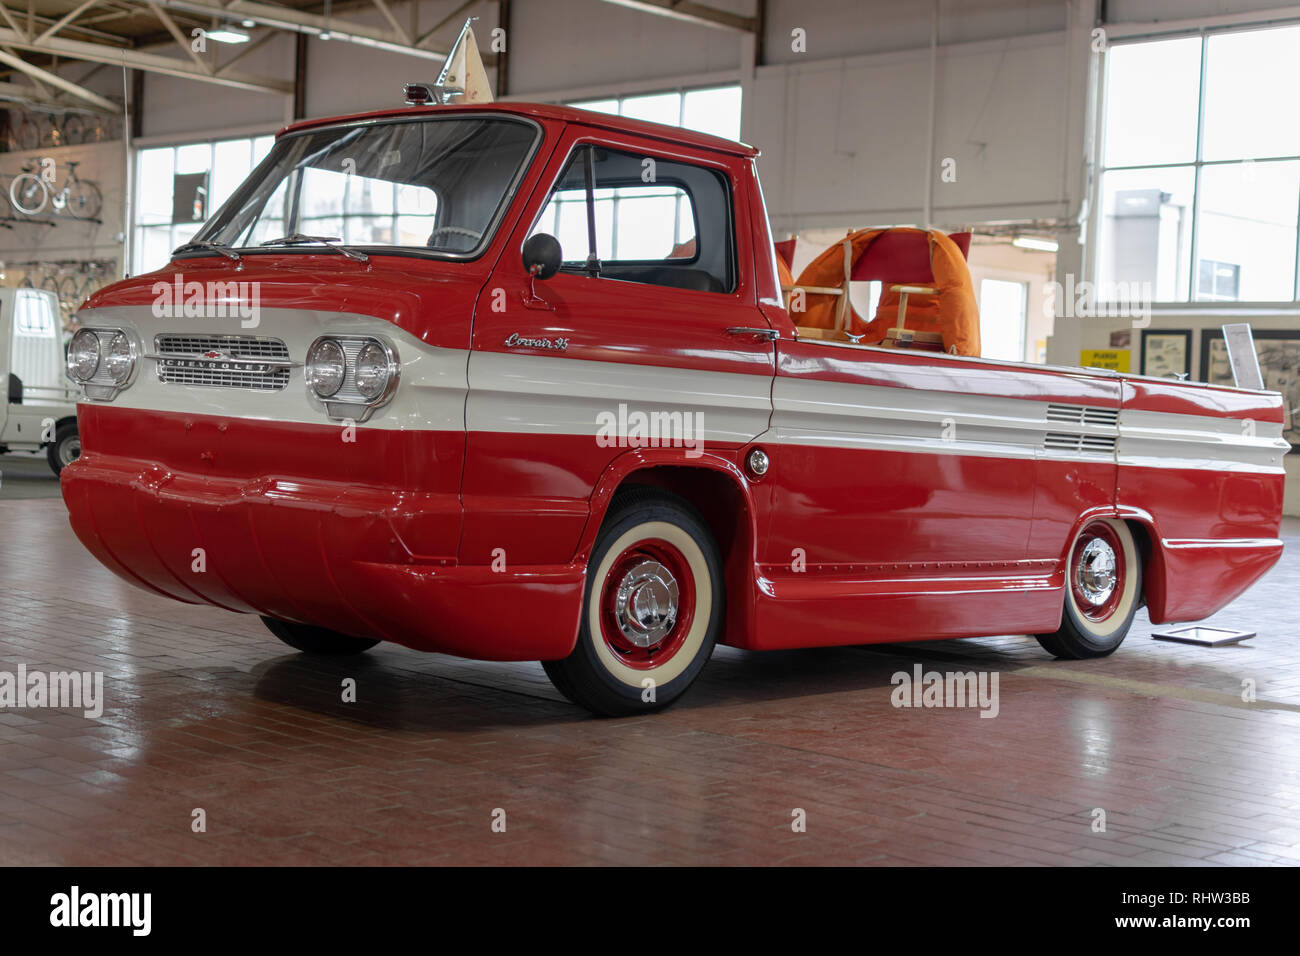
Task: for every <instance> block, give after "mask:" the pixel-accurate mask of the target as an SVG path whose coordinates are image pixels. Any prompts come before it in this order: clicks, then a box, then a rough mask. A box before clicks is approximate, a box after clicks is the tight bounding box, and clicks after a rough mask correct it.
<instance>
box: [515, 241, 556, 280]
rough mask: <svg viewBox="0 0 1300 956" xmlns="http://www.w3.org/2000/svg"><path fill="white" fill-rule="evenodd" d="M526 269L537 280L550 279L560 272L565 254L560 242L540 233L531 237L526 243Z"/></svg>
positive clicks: (524, 253)
mask: <svg viewBox="0 0 1300 956" xmlns="http://www.w3.org/2000/svg"><path fill="white" fill-rule="evenodd" d="M523 259H524V268H525V269H527V270H528V274H529V275H530V276H532V277H533V278H535V279H549V278H550V277H551V276H553V275H555V273H557V272H559V271H560V264H561V263H562V262H563V261H564V253H563V251H562V250H561V249H560V240H558V239H556V238H555V237H554V236H552V235H550V234H549V233H545V232H539V233H537V235H535V236H529V237H528V241H527V242H525V243H524V250H523Z"/></svg>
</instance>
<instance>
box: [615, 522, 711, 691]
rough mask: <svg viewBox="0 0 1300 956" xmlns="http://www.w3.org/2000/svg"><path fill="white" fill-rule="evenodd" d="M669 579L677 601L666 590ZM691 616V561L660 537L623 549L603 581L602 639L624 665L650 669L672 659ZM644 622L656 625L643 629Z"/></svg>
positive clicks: (692, 606) (693, 589) (684, 639)
mask: <svg viewBox="0 0 1300 956" xmlns="http://www.w3.org/2000/svg"><path fill="white" fill-rule="evenodd" d="M662 572H666V576H665V575H664V574H663V573H662ZM669 578H671V583H672V584H673V585H675V589H676V594H675V599H672V598H670V597H669V595H668V594H667V593H666V589H665V584H667V583H668V580H669ZM694 617H695V576H694V575H693V574H692V572H691V566H690V563H689V562H688V561H687V560H686V557H685V555H683V554H682V553H681V551H679V550H678V549H677V547H676V546H675V545H672V544H670V543H669V542H667V541H664V540H662V539H659V538H653V539H647V540H645V541H638V542H637V543H636V544H634V545H631V546H630V547H628V548H626V549H624V551H623V552H622V553H621V554H619V556H618V557H617V558H615V559H614V562H613V563H612V564H611V565H610V566H609V573H608V574H606V575H605V580H604V581H603V582H601V589H600V632H601V638H602V639H603V640H604V641H605V644H606V645H607V646H608V647H609V649H610V650H611V651H613V652H614V654H615V656H616V657H617V659H618V660H619V661H620V662H622V663H623V664H626V665H627V666H628V667H634V668H636V669H638V670H651V669H653V668H655V667H659V666H661V665H663V664H664V663H666V662H667V661H670V660H672V658H673V656H674V655H675V654H676V653H677V652H678V651H679V650H681V647H682V644H684V643H685V641H686V637H687V635H688V634H690V632H691V624H692V622H693V620H694ZM648 620H653V621H655V622H656V624H655V625H652V626H648V627H647V626H646V625H647V621H648ZM669 622H670V623H669ZM660 631H663V633H662V635H661V634H660Z"/></svg>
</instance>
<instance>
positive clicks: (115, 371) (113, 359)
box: [104, 332, 135, 385]
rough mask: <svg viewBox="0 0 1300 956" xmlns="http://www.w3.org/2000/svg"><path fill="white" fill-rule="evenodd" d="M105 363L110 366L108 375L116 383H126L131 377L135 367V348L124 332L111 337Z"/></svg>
mask: <svg viewBox="0 0 1300 956" xmlns="http://www.w3.org/2000/svg"><path fill="white" fill-rule="evenodd" d="M104 364H105V365H106V366H107V367H108V377H109V378H111V379H112V380H113V383H114V384H115V385H125V384H126V381H127V379H129V378H130V377H131V372H132V371H133V370H134V369H135V349H134V348H132V347H131V340H130V339H128V338H127V337H126V335H125V334H124V333H122V332H118V333H116V334H115V335H114V336H113V337H112V338H111V339H109V342H108V355H107V356H106V358H105V362H104Z"/></svg>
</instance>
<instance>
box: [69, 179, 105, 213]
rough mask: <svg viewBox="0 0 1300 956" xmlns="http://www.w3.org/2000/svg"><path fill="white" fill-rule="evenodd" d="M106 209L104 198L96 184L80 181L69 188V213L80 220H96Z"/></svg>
mask: <svg viewBox="0 0 1300 956" xmlns="http://www.w3.org/2000/svg"><path fill="white" fill-rule="evenodd" d="M103 208H104V197H103V196H102V195H100V192H99V187H98V186H96V185H95V184H94V183H90V182H86V181H85V180H84V179H78V180H77V181H76V182H74V183H72V184H70V185H69V186H68V198H67V209H68V213H69V214H70V215H72V216H75V217H76V218H78V219H94V218H96V217H97V216H98V215H99V211H100V210H101V209H103Z"/></svg>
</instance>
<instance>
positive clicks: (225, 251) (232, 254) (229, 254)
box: [172, 239, 243, 262]
mask: <svg viewBox="0 0 1300 956" xmlns="http://www.w3.org/2000/svg"><path fill="white" fill-rule="evenodd" d="M192 251H203V252H216V253H220V254H221V255H223V256H225V257H226V258H227V259H233V260H234V261H235V262H240V261H241V260H242V259H243V256H241V255H240V254H239V253H238V252H236V251H235V250H234V249H231V248H230V247H229V246H228V245H226V244H225V243H222V242H211V241H209V240H207V239H200V240H199V241H198V242H187V243H185V245H183V246H177V247H176V248H175V249H173V250H172V255H174V256H176V255H180V254H181V253H182V252H192Z"/></svg>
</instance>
